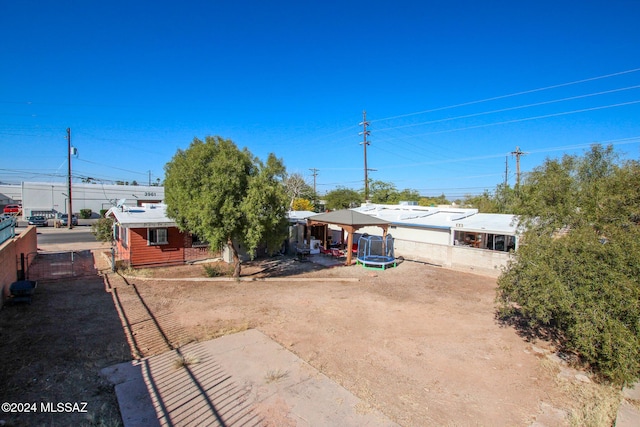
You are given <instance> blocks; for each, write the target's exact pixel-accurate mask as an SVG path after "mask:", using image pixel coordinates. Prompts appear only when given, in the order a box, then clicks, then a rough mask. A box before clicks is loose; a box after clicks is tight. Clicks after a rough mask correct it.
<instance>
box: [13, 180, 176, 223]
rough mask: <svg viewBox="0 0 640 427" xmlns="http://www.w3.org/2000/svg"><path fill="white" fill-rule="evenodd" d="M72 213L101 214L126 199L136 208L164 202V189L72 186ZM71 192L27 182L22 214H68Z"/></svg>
mask: <svg viewBox="0 0 640 427" xmlns="http://www.w3.org/2000/svg"><path fill="white" fill-rule="evenodd" d="M71 191H72V193H71V195H72V204H73V212H74V213H76V214H77V213H78V212H80V209H91V210H92V211H93V212H95V213H99V212H100V210H101V209H109V208H110V207H111V206H113V205H114V202H115V201H117V200H120V199H126V203H127V204H129V205H133V206H135V205H136V204H137V203H138V202H139V201H140V202H145V201H152V200H154V201H157V200H164V187H149V186H146V185H112V184H109V185H107V184H83V183H73V184H72V186H71ZM66 194H68V188H67V184H66V183H60V182H57V183H42V182H24V183H23V184H22V210H23V215H24V216H25V217H27V216H31V212H32V211H50V210H54V211H56V212H60V213H66V212H67V209H68V208H67V203H68V198H67V196H66Z"/></svg>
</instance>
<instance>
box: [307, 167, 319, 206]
mask: <svg viewBox="0 0 640 427" xmlns="http://www.w3.org/2000/svg"><path fill="white" fill-rule="evenodd" d="M309 170H310V171H311V172H313V204H314V205H315V204H316V177H317V176H318V169H316V168H311V169H309Z"/></svg>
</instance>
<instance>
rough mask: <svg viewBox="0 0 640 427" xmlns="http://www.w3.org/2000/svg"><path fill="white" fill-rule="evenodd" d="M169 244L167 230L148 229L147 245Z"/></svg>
mask: <svg viewBox="0 0 640 427" xmlns="http://www.w3.org/2000/svg"><path fill="white" fill-rule="evenodd" d="M168 243H169V242H168V240H167V229H166V228H148V229H147V245H150V246H151V245H166V244H168Z"/></svg>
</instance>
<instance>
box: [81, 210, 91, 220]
mask: <svg viewBox="0 0 640 427" xmlns="http://www.w3.org/2000/svg"><path fill="white" fill-rule="evenodd" d="M92 214H93V212H92V211H91V209H80V218H82V219H89V218H91V215H92Z"/></svg>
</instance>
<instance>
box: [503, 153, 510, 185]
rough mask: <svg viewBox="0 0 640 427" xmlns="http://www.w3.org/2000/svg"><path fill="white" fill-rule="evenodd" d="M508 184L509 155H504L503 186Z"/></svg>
mask: <svg viewBox="0 0 640 427" xmlns="http://www.w3.org/2000/svg"><path fill="white" fill-rule="evenodd" d="M507 185H509V156H504V186H505V187H506V186H507Z"/></svg>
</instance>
